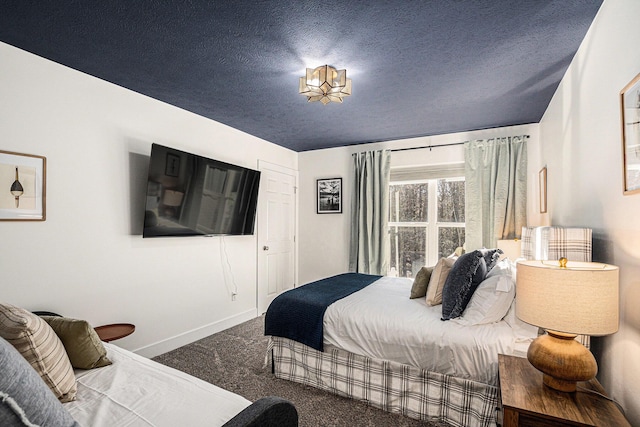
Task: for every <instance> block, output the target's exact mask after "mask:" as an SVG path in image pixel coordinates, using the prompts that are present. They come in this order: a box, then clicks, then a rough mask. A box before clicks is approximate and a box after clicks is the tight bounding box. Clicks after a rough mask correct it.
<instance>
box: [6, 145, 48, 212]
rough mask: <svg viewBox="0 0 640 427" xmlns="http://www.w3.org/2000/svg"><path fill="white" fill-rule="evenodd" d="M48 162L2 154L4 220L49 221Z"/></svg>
mask: <svg viewBox="0 0 640 427" xmlns="http://www.w3.org/2000/svg"><path fill="white" fill-rule="evenodd" d="M46 175H47V159H46V158H45V157H42V156H35V155H32V154H22V153H14V152H11V151H0V221H44V220H45V219H46V200H47V198H46Z"/></svg>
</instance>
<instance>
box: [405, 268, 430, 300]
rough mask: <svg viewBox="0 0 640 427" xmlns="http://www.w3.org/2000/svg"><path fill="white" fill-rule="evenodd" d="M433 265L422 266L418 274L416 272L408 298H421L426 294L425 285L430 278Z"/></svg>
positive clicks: (427, 284)
mask: <svg viewBox="0 0 640 427" xmlns="http://www.w3.org/2000/svg"><path fill="white" fill-rule="evenodd" d="M433 268H434V267H422V268H421V269H420V271H418V274H416V278H415V279H414V280H413V286H411V295H410V296H409V298H410V299H414V298H422V297H424V296H425V295H427V286H429V279H430V278H431V273H433Z"/></svg>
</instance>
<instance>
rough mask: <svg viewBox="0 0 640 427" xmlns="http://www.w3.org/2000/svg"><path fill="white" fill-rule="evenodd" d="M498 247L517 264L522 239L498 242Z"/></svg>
mask: <svg viewBox="0 0 640 427" xmlns="http://www.w3.org/2000/svg"><path fill="white" fill-rule="evenodd" d="M497 245H498V247H499V248H500V249H502V252H504V255H505V256H506V257H507V258H509V259H510V260H511V261H513V262H515V261H516V260H517V259H518V258H520V253H521V247H522V242H521V241H520V239H509V240H498V242H497Z"/></svg>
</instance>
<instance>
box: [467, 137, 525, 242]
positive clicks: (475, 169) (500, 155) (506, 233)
mask: <svg viewBox="0 0 640 427" xmlns="http://www.w3.org/2000/svg"><path fill="white" fill-rule="evenodd" d="M528 139H529V136H528V135H522V136H512V137H505V138H494V139H487V140H476V141H470V142H466V143H465V144H464V148H465V188H466V191H465V211H466V212H465V215H466V224H465V227H466V231H465V237H466V239H465V240H466V244H465V249H466V250H467V251H471V250H474V249H479V248H482V247H486V248H494V247H496V243H497V242H496V241H497V240H500V239H513V238H516V237H520V232H521V230H522V227H523V226H526V225H527V144H526V142H527V140H528Z"/></svg>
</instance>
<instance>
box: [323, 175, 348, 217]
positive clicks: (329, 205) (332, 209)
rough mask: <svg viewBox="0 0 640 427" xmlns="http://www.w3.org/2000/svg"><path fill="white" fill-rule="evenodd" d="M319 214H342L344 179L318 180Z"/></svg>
mask: <svg viewBox="0 0 640 427" xmlns="http://www.w3.org/2000/svg"><path fill="white" fill-rule="evenodd" d="M317 188H318V203H317V208H318V211H317V212H318V213H319V214H322V213H342V178H329V179H319V180H317Z"/></svg>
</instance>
